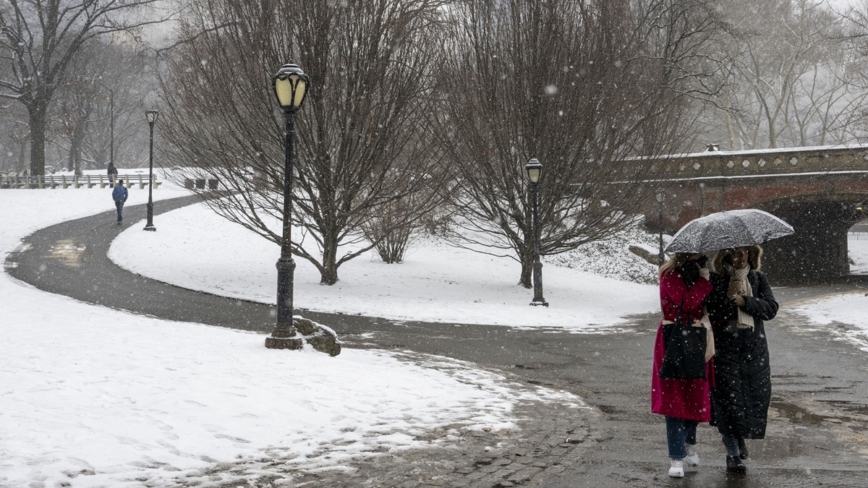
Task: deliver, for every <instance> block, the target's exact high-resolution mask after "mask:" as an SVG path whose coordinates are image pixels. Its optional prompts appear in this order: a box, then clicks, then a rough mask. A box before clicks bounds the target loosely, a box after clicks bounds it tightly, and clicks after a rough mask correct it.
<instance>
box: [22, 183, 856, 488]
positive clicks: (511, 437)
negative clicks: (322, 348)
mask: <svg viewBox="0 0 868 488" xmlns="http://www.w3.org/2000/svg"><path fill="white" fill-rule="evenodd" d="M194 201H195V197H190V198H183V199H176V200H168V201H161V202H158V203H157V204H156V205H155V207H156V208H155V211H156V212H157V217H156V218H155V224H156V226H157V229H158V232H159V228H160V223H159V214H160V213H162V212H165V211H168V210H171V209H174V208H178V207H180V206H183V205H187V204H190V203H192V202H194ZM127 211H128V212H129V213H128V215H129V216H132V215H135V214H138V213H139V212H141V213H142V214H143V213H144V207H143V206H139V207H130V208H129V209H128V210H127ZM135 225H138V224H135ZM120 231H121V228H119V227H118V226H116V225H115V224H114V222H113V212H106V213H104V214H100V215H96V216H93V217H88V218H84V219H79V220H76V221H71V222H66V223H63V224H59V225H56V226H53V227H50V228H47V229H44V230H42V231H39V232H37V233H35V234H34V235H32V236H30V237H29V238H27V239H26V241H25V244H24V245H23V246H22V247H21V248H20V252H16V253H13V254H12V255H10V256H9V258H8V262H7V266H6V269H7V271H8V272H9V273H10V274H12V275H13V276H14V277H15V278H18V279H20V280H22V281H25V282H28V283H31V284H33V285H35V286H36V287H38V288H41V289H44V290H46V291H49V292H52V293H60V294H64V295H68V296H72V297H74V298H77V299H79V300H83V301H86V302H90V303H96V304H100V305H103V306H109V307H113V308H117V309H122V310H128V311H131V312H134V313H142V314H147V315H152V316H155V317H161V318H165V319H168V320H178V321H192V322H201V323H206V324H213V325H219V326H224V327H235V328H241V329H247V330H255V331H261V332H263V333H265V332H270V330H271V329H272V328H273V324H274V316H273V308H272V307H269V306H266V305H262V304H257V303H252V302H245V301H242V300H235V299H226V298H221V297H217V296H213V295H208V294H204V293H199V292H194V291H190V290H185V289H181V288H178V287H174V286H171V285H166V284H162V283H158V282H155V281H153V280H149V279H145V278H142V277H140V276H137V275H133V274H131V273H129V272H127V271H124V270H123V269H121V268H119V267H117V266H116V265H114V264H113V263H112V262H110V261H109V260H108V259H107V258H106V252H107V250H108V247H109V245H110V243H111V241H112V239H114V237H115V236H116V235H117V234H118V233H119V232H120ZM70 244H74V245H73V246H70ZM70 248H72V249H78V251H76V252H77V257H76V259H64V258H59V256H58V250H59V249H70ZM191 251H195V250H191ZM853 288H854V286H853V285H841V286H827V287H816V288H799V289H778V290H776V293H777V294H778V295H779V298H780V300H781V302H782V303H783V304H784V306H783V307H782V310H783V311H782V313H781V314H780V315H779V316H778V318H777V319H775V320H774V321H772V322H769V324H768V325H767V331H768V334H769V343H770V348H771V355H772V356H771V357H772V368H773V369H772V371H773V378H772V381H773V385H774V396H773V403H772V410H771V412H770V417H771V418H770V423H769V429H768V436H767V439H766V440H764V441H748V442H749V447H750V448H751V453H752V454H751V459H750V460H749V461H748V467H749V470H750V472H749V474H748V475H747V476H744V477H733V476H727V475H726V473H725V470H724V468H723V457H724V454H723V448H722V446H721V445H720V442H719V439H718V436H717V434H716V431H714V430H713V429H712V428H710V427H708V426H702V427H700V431H699V444H700V447H699V452H700V455H701V456H702V458H703V466H702V467H701V469H699V470H698V471H696V472H689V473H688V476H687V477H686V478H684V479H682V480H672V479H670V478H668V477H667V476H666V469H665V467H666V463H667V459H666V453H665V442H664V427H663V422H662V420H661V418H660V417H658V416H656V415H652V414H650V413H649V412H648V388H649V374H650V373H649V365H650V363H651V350H652V341H653V332H654V330H655V328H656V320H657V318H656V316H655V315H654V314H649V315H643V316H637V317H633V318H632V320H630V323H629V324H628V325H626V326H624V327H622V328H620V331H619V332H618V333H615V334H612V333H607V334H604V333H600V334H572V333H566V332H563V331H560V330H557V329H550V330H540V329H534V330H520V329H514V328H510V327H503V326H477V325H474V326H455V325H453V324H429V323H416V322H393V321H389V320H385V319H378V318H368V317H360V316H349V315H340V314H337V315H335V314H321V313H313V312H310V311H304V310H301V311H300V313H301V314H303V315H304V316H306V317H309V318H311V319H313V320H316V321H318V322H321V323H324V324H327V325H330V326H331V327H333V328H334V329H335V330H336V331H337V332H338V333H339V334H340V335H341V337H342V339H343V340H344V341H345V343H346V345H347V346H348V347H359V348H366V347H376V348H385V349H394V350H401V351H412V352H413V353H421V354H438V355H443V356H448V357H452V358H456V359H461V360H467V361H472V362H474V363H476V364H477V365H478V366H479V367H482V368H486V369H491V370H496V371H498V372H501V373H503V374H505V375H507V376H510V377H513V378H514V379H516V380H518V381H520V382H523V383H526V384H528V385H546V386H550V387H553V388H559V389H564V390H568V391H571V392H574V393H576V394H578V395H580V396H582V397H583V398H584V399H585V400H587V401H588V402H589V403H590V404H591V405H592V406H593V407H594V408H593V409H592V410H575V409H569V408H567V407H566V406H562V405H557V404H540V403H536V404H532V403H528V404H523V405H520V406H519V407H518V410H517V411H516V414H517V415H518V417H519V419H520V420H519V426H520V430H518V431H512V432H506V433H499V434H496V433H485V432H482V433H478V435H469V434H468V435H465V436H463V437H461V438H459V440H457V441H450V442H449V443H448V444H445V443H444V445H443V447H436V448H430V449H424V450H414V451H410V452H406V453H400V454H387V455H382V456H377V457H374V458H372V459H367V460H359V461H358V462H357V463H355V464H354V465H353V467H355V468H357V469H356V470H355V471H353V472H350V473H347V472H328V471H326V472H317V473H299V472H294V473H290V472H287V473H285V474H286V475H292V476H293V477H294V478H295V482H296V483H297V484H298V485H299V486H302V485H303V486H316V487H320V486H322V487H326V486H328V487H356V486H389V487H405V486H406V487H411V486H412V487H416V486H470V487H482V488H488V487H507V486H545V487H552V488H558V487H579V486H594V487H646V486H661V485H667V486H668V485H671V486H691V487H692V486H697V487H698V486H703V487H705V486H726V487H744V488H752V487H767V486H781V487H794V486H805V487H807V486H811V487H813V486H820V485H825V486H841V487H863V486H865V487H868V467H866V458H868V423H866V422H868V380H866V378H868V375H866V372H868V358H866V354H865V353H862V352H861V351H858V350H857V349H855V348H854V347H853V346H851V345H849V344H847V343H845V342H841V341H838V340H835V336H834V335H830V334H829V333H818V332H810V331H806V328H805V327H804V325H805V324H804V321H803V319H802V318H800V317H798V316H795V315H793V314H789V313H787V312H786V309H787V307H786V304H787V303H793V301H795V300H798V299H802V298H807V297H812V296H817V295H821V294H825V293H834V292H839V291H842V290H850V289H853ZM413 353H410V356H409V357H410V358H411V359H412V358H413ZM446 434H447V433H446V432H445V431H433V432H431V433H430V437H429V439H430V440H432V441H433V440H437V439H438V438H441V437H444V436H445V435H446ZM321 454H322V455H324V456H325V455H328V452H323V453H321ZM221 469H224V468H221ZM225 469H231V467H225ZM274 473H275V474H274V475H273V476H265V477H262V478H258V479H251V480H250V482H251V483H252V484H251V485H250V486H263V487H264V486H268V485H269V483H270V482H271V481H274V480H276V479H277V478H279V477H281V476H283V475H284V473H282V472H281V468H280V467H276V468H274ZM228 486H233V487H234V486H237V483H233V484H232V485H227V488H228Z"/></svg>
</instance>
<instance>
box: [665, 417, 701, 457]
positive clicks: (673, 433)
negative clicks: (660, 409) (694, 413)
mask: <svg viewBox="0 0 868 488" xmlns="http://www.w3.org/2000/svg"><path fill="white" fill-rule="evenodd" d="M697 425H699V422H697V421H695V420H685V419H677V418H675V417H666V443H667V444H669V457H670V458H671V459H683V458H684V457H686V456H687V446H686V444H690V445H691V446H695V445H696V426H697Z"/></svg>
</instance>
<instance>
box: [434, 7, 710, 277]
mask: <svg viewBox="0 0 868 488" xmlns="http://www.w3.org/2000/svg"><path fill="white" fill-rule="evenodd" d="M650 10H651V7H649V6H648V3H647V2H646V3H645V4H643V6H642V7H641V8H640V7H637V2H630V1H626V0H625V1H612V0H597V1H594V0H591V1H587V2H574V1H566V0H548V1H542V0H509V1H506V0H504V1H479V0H468V1H465V2H456V3H455V4H454V6H453V8H452V9H451V10H450V11H449V12H450V18H449V24H448V25H449V27H450V31H449V33H448V35H446V36H445V38H444V39H445V40H444V41H443V42H442V52H443V55H442V57H441V59H440V63H441V65H442V66H441V69H440V72H439V74H440V85H439V89H438V91H437V93H438V94H442V100H441V105H440V106H439V107H438V109H437V110H435V111H433V114H435V115H436V117H435V118H434V120H433V126H434V127H435V133H436V134H437V135H438V137H439V140H440V142H441V148H442V150H443V151H444V153H445V154H446V155H447V159H446V161H447V163H448V164H449V165H451V167H453V168H455V170H456V171H457V172H458V173H459V179H458V181H457V183H456V190H455V191H456V193H455V195H456V197H455V199H454V203H455V205H456V208H457V218H456V229H457V230H459V231H460V232H456V233H455V236H454V237H455V239H456V242H462V243H463V245H465V246H467V247H468V248H471V249H474V250H477V251H481V252H487V253H491V254H495V255H501V256H509V257H512V258H514V259H516V260H517V261H519V263H520V264H521V273H520V277H519V284H520V285H522V286H525V287H530V286H531V270H532V261H533V240H532V236H533V234H532V230H533V228H532V222H531V209H532V208H531V203H532V202H531V200H530V198H529V192H528V185H527V183H526V177H525V175H524V165H525V163H526V162H527V161H528V160H529V159H531V158H537V159H538V160H539V161H540V162H541V163H542V164H543V166H544V171H543V175H542V178H541V180H540V184H539V188H540V197H539V202H540V207H539V221H540V227H541V242H540V253H541V254H543V255H554V254H558V253H562V252H566V251H569V250H572V249H575V248H576V247H577V246H579V245H581V244H584V243H587V242H591V241H595V240H599V239H602V238H605V237H606V236H608V235H610V234H612V233H613V232H615V231H617V230H618V229H620V228H622V227H623V226H624V225H625V224H626V223H627V222H629V221H630V220H631V219H632V218H633V216H632V214H631V212H632V211H633V209H635V208H636V207H637V205H638V203H639V202H640V201H641V199H643V198H645V197H646V195H645V190H646V189H647V184H645V183H643V181H644V180H646V179H647V178H648V177H649V175H651V171H652V168H651V167H650V166H649V165H648V164H647V163H645V161H647V160H646V159H643V158H642V157H641V156H656V155H659V154H661V151H663V150H664V149H665V150H666V151H669V150H671V149H672V148H677V147H679V146H680V143H681V142H682V140H681V139H682V137H683V136H684V134H685V133H686V131H685V127H684V126H683V119H681V118H680V114H682V113H683V111H682V109H683V108H684V106H685V105H684V104H685V103H686V101H685V100H686V97H683V96H682V95H683V94H686V93H690V92H693V91H702V90H703V88H702V87H701V86H699V85H698V84H697V85H694V86H692V87H691V86H689V85H688V83H694V82H696V81H695V77H693V78H691V77H683V76H682V74H683V73H686V72H688V71H691V70H692V69H693V68H691V67H690V64H691V61H690V60H691V59H692V58H693V54H691V52H692V51H693V50H694V48H693V47H689V42H688V38H690V36H691V33H690V32H689V30H690V29H693V30H696V29H698V27H697V25H702V24H696V23H692V22H689V23H687V24H679V23H678V22H664V23H663V24H665V25H663V24H661V25H659V26H654V25H653V24H652V22H650V21H649V19H658V20H659V19H660V18H661V14H660V12H661V9H658V10H657V14H653V13H651V12H650ZM662 10H666V7H665V6H664V7H662ZM679 25H687V26H688V27H687V28H688V30H685V31H683V32H681V33H680V34H679V33H678V32H677V30H678V28H679V27H678V26H679ZM667 29H668V30H669V33H668V35H667V34H666V33H662V32H661V30H667ZM675 36H682V37H683V40H684V41H685V42H683V43H681V44H680V45H677V43H675V42H670V41H672V40H673V39H674V38H675ZM698 37H699V35H698V34H697V38H698ZM691 39H692V38H691ZM698 44H704V42H698ZM625 160H631V162H630V164H622V162H623V161H625ZM459 234H460V235H459ZM459 239H460V240H459Z"/></svg>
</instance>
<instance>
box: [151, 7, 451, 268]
mask: <svg viewBox="0 0 868 488" xmlns="http://www.w3.org/2000/svg"><path fill="white" fill-rule="evenodd" d="M440 3H441V2H439V1H434V0H347V1H345V2H325V1H323V2H319V1H317V2H295V3H291V2H289V1H287V0H265V1H262V2H252V3H251V2H247V1H245V0H198V1H195V2H193V5H192V7H191V10H190V14H189V16H188V17H186V18H185V19H184V22H183V26H182V32H181V41H180V43H179V44H178V46H177V47H176V48H175V49H174V51H175V52H171V56H172V60H171V62H170V66H171V67H170V71H171V75H170V76H169V77H168V78H167V79H165V80H164V83H163V99H164V103H165V110H166V123H165V124H164V132H163V134H164V136H165V137H166V138H167V139H168V140H169V141H171V143H172V150H171V151H172V155H171V158H172V159H173V160H174V161H176V164H178V165H180V166H185V167H189V168H191V170H190V172H189V173H186V175H187V176H186V177H190V176H195V175H210V176H209V177H216V178H218V179H219V180H220V182H221V183H222V184H223V185H224V186H225V187H226V188H227V189H228V190H229V191H228V192H227V193H226V195H225V198H222V199H211V200H208V204H209V205H211V207H212V209H214V210H215V211H216V212H217V213H218V214H219V215H221V216H223V217H225V218H227V219H229V220H230V221H232V222H236V223H239V224H241V225H243V226H244V227H246V228H248V229H250V230H252V231H253V232H255V233H257V234H259V235H260V236H262V237H264V238H266V239H269V240H271V241H273V242H275V243H278V244H280V243H281V241H282V236H281V232H280V229H279V228H277V227H276V226H275V225H274V224H275V222H276V221H282V217H283V215H282V208H283V195H282V182H283V181H284V179H283V178H284V167H283V152H282V151H283V144H282V140H283V134H282V132H283V123H282V119H281V116H280V115H279V113H278V112H277V107H276V103H275V101H274V95H273V93H272V92H271V85H270V78H271V76H272V74H273V73H274V72H276V71H277V69H278V68H279V67H280V66H281V65H282V64H283V63H285V62H287V61H288V60H295V61H297V62H298V63H299V64H300V65H301V66H302V68H303V69H304V70H305V72H306V73H307V74H308V75H309V76H310V78H311V80H312V88H311V91H310V92H309V94H308V96H307V102H306V105H305V106H304V107H303V109H302V110H301V112H300V113H299V116H298V118H297V119H296V134H297V139H296V141H297V143H296V153H295V171H296V174H295V175H294V177H293V183H294V187H293V196H292V204H293V212H292V217H293V219H294V225H296V226H299V227H300V228H301V229H302V230H303V233H302V235H301V236H300V238H299V239H298V240H297V241H296V240H294V241H293V242H292V253H293V254H294V255H296V256H299V257H301V258H303V259H306V260H307V261H309V262H310V263H312V264H313V265H314V266H316V267H317V269H318V270H319V272H320V275H321V282H322V283H323V284H329V285H331V284H334V283H335V282H337V281H338V268H339V267H340V266H341V265H342V264H343V263H346V262H347V261H349V260H351V259H353V258H355V257H357V256H359V255H360V254H362V253H364V252H367V251H368V250H370V249H372V247H373V246H375V245H376V244H377V242H369V241H367V240H365V238H364V236H363V233H362V229H363V227H364V225H365V224H366V223H367V222H368V221H369V220H370V219H371V218H372V216H376V215H378V214H380V213H382V212H383V211H384V209H385V208H388V207H389V206H390V205H392V204H393V202H397V201H401V200H404V199H409V198H411V197H413V203H414V205H413V208H412V209H411V211H408V212H406V213H403V214H401V216H400V218H399V219H397V220H396V221H393V222H392V223H391V224H390V225H389V226H387V228H385V229H383V230H384V233H383V234H382V235H383V236H386V235H389V234H390V229H392V228H399V227H401V226H403V225H406V224H407V223H408V222H413V221H415V220H418V219H420V218H421V217H422V216H424V215H425V213H426V212H427V211H429V210H430V209H431V207H432V206H434V205H436V203H437V193H436V192H426V193H424V195H425V197H424V198H419V195H423V193H422V190H425V189H427V188H429V187H431V186H432V185H433V186H436V185H437V184H438V183H437V182H438V181H439V178H438V174H440V171H439V169H438V167H437V166H436V165H435V164H434V162H436V160H437V155H436V153H435V152H434V148H433V147H432V144H431V138H430V137H428V136H427V135H426V134H425V133H424V132H423V131H421V130H420V123H421V122H422V120H423V119H422V116H421V114H423V113H424V112H425V111H426V110H427V107H426V105H425V104H426V103H427V98H426V95H427V93H428V91H429V89H430V87H429V78H428V77H427V76H426V70H427V69H428V65H429V56H428V55H427V53H426V52H425V50H424V49H421V48H420V46H424V45H425V41H426V40H427V39H428V38H429V37H430V36H431V30H432V29H433V28H434V27H435V25H436V24H435V21H436V16H437V13H438V7H439V6H440ZM217 73H219V75H218V74H217ZM294 237H296V236H294ZM306 239H312V240H313V242H314V243H315V244H316V247H317V249H318V251H319V252H318V253H316V252H311V251H309V250H308V248H306V247H305V246H304V243H305V242H304V241H305V240H306ZM341 248H344V249H346V251H345V252H344V253H343V254H340V251H339V250H340V249H341Z"/></svg>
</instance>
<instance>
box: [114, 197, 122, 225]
mask: <svg viewBox="0 0 868 488" xmlns="http://www.w3.org/2000/svg"><path fill="white" fill-rule="evenodd" d="M115 207H117V209H118V222H120V221H122V220H124V201H123V200H115Z"/></svg>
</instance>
